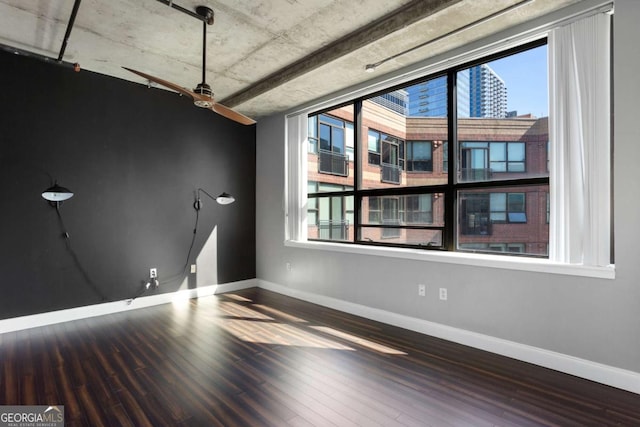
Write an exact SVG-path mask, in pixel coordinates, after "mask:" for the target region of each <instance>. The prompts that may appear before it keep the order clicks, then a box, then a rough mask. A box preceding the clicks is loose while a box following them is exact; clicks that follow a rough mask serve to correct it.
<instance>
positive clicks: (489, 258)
mask: <svg viewBox="0 0 640 427" xmlns="http://www.w3.org/2000/svg"><path fill="white" fill-rule="evenodd" d="M284 244H285V246H288V247H292V248H303V249H314V250H323V251H334V252H345V253H350V254H360V255H372V256H381V257H390V258H402V259H412V260H417V261H429V262H442V263H448V264H462V265H471V266H477V267H488V268H502V269H508V270H520V271H533V272H538V273H553V274H564V275H569V276H582V277H594V278H599V279H615V265H608V266H606V267H595V266H585V265H579V264H563V263H558V262H553V261H549V260H548V259H541V258H525V257H518V256H509V255H489V254H475V253H474V254H472V253H465V252H441V251H429V250H417V249H409V248H387V247H380V246H377V247H376V246H368V245H357V244H341V243H331V242H309V241H305V242H300V241H294V240H286V241H285V242H284Z"/></svg>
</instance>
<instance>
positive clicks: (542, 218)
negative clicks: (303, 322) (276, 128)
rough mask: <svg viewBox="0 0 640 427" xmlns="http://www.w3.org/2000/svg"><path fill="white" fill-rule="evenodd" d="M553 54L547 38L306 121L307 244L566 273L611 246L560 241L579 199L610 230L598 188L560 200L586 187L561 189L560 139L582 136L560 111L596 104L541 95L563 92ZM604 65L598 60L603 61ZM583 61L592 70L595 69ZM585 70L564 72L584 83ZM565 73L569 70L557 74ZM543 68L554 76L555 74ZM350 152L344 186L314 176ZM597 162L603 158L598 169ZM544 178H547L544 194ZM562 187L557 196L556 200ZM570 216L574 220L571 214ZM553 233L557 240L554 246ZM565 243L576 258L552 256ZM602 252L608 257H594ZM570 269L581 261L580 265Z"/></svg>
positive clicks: (603, 136)
mask: <svg viewBox="0 0 640 427" xmlns="http://www.w3.org/2000/svg"><path fill="white" fill-rule="evenodd" d="M605 19H606V18H605ZM581 37H583V38H584V37H589V34H583V35H582V36H581ZM550 40H554V39H553V38H551V39H550ZM556 43H559V42H556ZM605 45H606V44H605ZM553 49H554V45H550V46H549V52H548V51H547V44H546V40H545V39H541V40H538V41H535V42H530V43H528V44H527V45H523V46H520V47H517V48H510V50H507V51H503V52H497V53H494V54H491V55H489V56H487V57H485V58H482V59H475V58H474V59H473V61H472V62H468V63H465V64H460V65H455V66H453V67H452V68H449V69H446V70H440V71H438V72H437V73H436V74H433V75H430V76H425V77H424V78H421V79H419V80H416V81H413V82H410V83H409V84H403V85H401V86H396V87H391V88H389V89H388V91H386V92H383V91H380V92H375V93H372V94H371V95H364V96H361V97H359V98H356V99H354V100H353V101H352V102H349V103H344V104H342V105H341V106H339V107H333V108H327V109H324V110H322V111H318V112H314V113H311V114H308V126H309V153H310V157H309V163H308V168H306V170H308V181H309V182H314V183H316V184H314V186H309V187H308V193H307V204H306V205H304V206H305V207H306V209H307V211H308V215H307V218H308V227H309V229H308V233H306V236H307V238H308V239H309V240H327V241H340V242H341V243H357V244H360V245H376V246H395V247H411V248H422V249H435V250H440V251H463V252H483V253H496V254H518V255H526V256H534V257H552V259H553V260H554V261H555V260H562V261H563V262H571V263H573V262H574V261H564V260H567V259H571V260H572V259H574V258H573V256H574V255H575V254H577V256H578V257H579V256H580V252H579V251H580V250H581V248H582V247H585V246H584V245H591V246H589V248H591V249H588V250H589V251H593V248H598V247H606V248H608V247H609V246H608V243H609V242H607V241H606V240H605V239H604V238H600V237H598V238H599V239H600V240H598V242H603V243H606V245H600V246H598V245H596V244H595V243H593V242H587V241H586V240H585V241H584V242H583V241H581V240H580V239H579V237H580V236H584V234H582V235H576V237H572V236H569V235H568V234H567V233H570V232H572V230H573V228H574V227H573V226H572V227H569V228H568V227H566V224H565V222H564V221H565V220H564V218H563V217H562V215H561V214H558V213H560V212H564V211H563V209H564V207H565V205H566V203H573V201H571V202H565V199H566V198H567V197H569V196H571V197H570V198H573V195H587V196H588V199H589V200H587V202H588V203H589V204H590V205H589V206H590V209H593V207H595V208H598V210H597V215H599V216H597V217H598V218H603V220H604V224H605V225H604V226H598V227H596V226H594V227H592V228H593V229H594V230H596V229H597V230H598V231H601V230H604V231H606V230H607V225H606V224H609V217H608V216H607V215H606V212H607V206H608V201H607V198H606V197H607V196H606V195H608V194H609V193H608V192H607V191H606V190H607V186H606V185H598V186H597V187H593V186H592V187H591V188H594V192H593V193H591V192H585V191H578V192H576V191H568V190H567V189H570V188H573V185H574V184H580V185H582V184H584V183H585V182H584V181H579V182H578V181H575V180H574V181H571V182H566V179H567V178H565V176H566V175H567V174H564V173H563V172H562V170H571V169H572V168H573V166H572V165H573V164H572V163H571V162H570V160H571V157H567V156H566V154H563V153H561V154H560V155H559V156H557V157H554V155H555V153H557V152H559V151H558V150H565V152H567V151H566V150H567V149H566V148H563V147H560V148H559V147H558V146H557V145H563V144H567V140H566V138H569V137H571V138H573V136H571V135H569V134H570V133H571V132H573V131H574V130H576V134H578V135H579V136H578V138H583V135H585V134H587V133H588V132H589V131H590V130H589V129H578V130H577V129H574V127H575V126H573V127H571V126H572V125H571V123H574V122H566V121H564V122H563V120H565V118H566V117H568V116H570V114H567V111H569V112H571V111H573V109H576V110H579V111H581V114H585V113H591V112H592V111H595V110H593V109H592V108H590V107H589V105H591V104H593V103H594V102H596V101H595V98H593V97H591V96H587V97H584V96H582V97H580V96H578V97H576V98H575V99H576V100H577V101H575V100H571V101H569V100H568V99H567V98H565V95H564V93H563V94H562V95H560V96H555V97H552V98H550V97H549V93H551V94H552V95H553V94H554V93H558V92H559V91H561V90H564V89H566V85H564V84H563V83H562V82H558V81H556V79H555V78H554V76H555V75H559V74H558V73H559V72H560V71H563V70H560V68H561V65H562V66H563V67H564V66H565V65H564V64H558V63H556V62H558V60H557V58H559V56H558V53H555V54H554V53H553V52H552V51H553ZM555 49H557V48H555ZM556 52H559V50H556ZM554 55H555V56H554ZM606 55H608V53H607V54H603V55H601V56H599V57H600V58H607V57H608V56H606ZM548 56H550V57H552V58H555V59H554V62H553V63H550V64H548V63H547V57H548ZM585 58H587V59H588V58H590V56H589V55H586V56H585ZM591 63H593V65H594V66H595V65H597V64H598V63H599V61H594V60H591ZM591 63H589V64H587V63H584V64H582V66H581V67H582V68H578V69H574V70H573V71H571V72H573V73H574V74H575V73H581V72H582V69H584V68H588V67H590V66H591V65H592V64H591ZM605 63H606V61H605ZM571 65H572V64H571V63H568V64H566V67H567V68H570V67H571ZM604 69H605V71H606V70H607V68H606V67H604ZM549 70H556V71H554V72H555V73H556V74H554V73H549V72H548V71H549ZM557 70H559V71H557ZM568 75H569V74H568ZM596 75H597V76H604V77H606V76H608V75H607V74H606V73H600V74H598V73H590V74H589V75H588V77H591V76H596ZM549 76H551V78H552V80H549ZM606 78H608V77H606ZM605 80H606V79H605ZM565 82H566V79H565ZM598 84H601V82H598ZM604 87H605V88H606V87H609V85H607V84H605V85H604ZM576 90H578V89H576ZM605 94H606V96H603V97H602V98H599V99H602V100H603V102H602V103H599V104H598V105H604V106H606V105H607V103H608V102H609V101H608V94H607V93H605ZM400 95H401V96H400ZM572 96H573V95H572ZM389 99H392V100H393V106H390V104H389V103H388V102H387V101H388V100H389ZM453 101H455V102H453ZM581 102H582V103H583V104H580V103H581ZM589 103H591V104H589ZM587 104H588V105H587ZM549 106H551V107H552V111H562V112H563V114H561V116H562V117H560V118H555V116H554V117H551V120H552V122H553V123H554V124H555V127H552V129H553V130H554V133H553V134H550V127H549V119H550V118H549V111H548V109H549ZM603 111H604V110H603ZM602 116H603V117H602V118H601V120H600V118H596V120H595V121H596V122H598V123H599V122H600V121H601V122H602V123H603V126H602V129H603V130H606V129H608V127H607V126H608V120H609V117H610V116H609V115H608V114H603V115H602ZM589 123H594V121H593V120H591V121H589ZM296 126H298V127H296V128H295V129H300V128H302V126H301V124H297V125H296ZM325 126H326V127H325ZM341 129H343V130H344V131H341ZM598 129H600V127H598ZM312 130H313V132H315V134H314V135H311V131H312ZM578 131H579V132H578ZM341 132H342V133H341ZM343 135H344V136H343ZM347 135H349V136H347ZM597 136H598V138H597V141H598V142H601V141H604V142H602V143H598V144H595V145H594V147H596V148H598V147H600V148H601V147H609V140H608V135H607V133H606V132H604V131H603V132H601V133H600V132H598V133H597ZM584 138H585V139H588V138H591V136H585V137H584ZM343 139H344V141H345V142H344V143H343V142H341V141H342V140H343ZM349 139H351V142H350V143H348V142H347V141H348V140H349ZM594 140H595V139H594ZM558 141H560V142H559V144H558ZM587 142H589V141H587ZM580 143H581V144H583V145H582V147H583V148H579V149H577V150H574V151H568V153H569V155H570V156H571V155H582V153H583V149H584V150H591V149H592V148H591V147H590V146H586V145H584V144H586V143H585V142H584V141H581V142H580ZM589 143H590V142H589ZM348 144H350V145H348ZM314 147H317V149H315V151H314ZM348 147H352V153H351V154H350V155H347V159H348V160H347V161H348V167H347V171H348V173H347V175H346V176H344V175H341V174H336V173H335V171H334V172H333V173H326V172H324V170H323V168H320V169H318V166H317V164H316V162H317V160H316V159H314V158H312V157H311V155H317V154H316V153H317V152H320V150H326V151H328V152H331V153H337V154H345V153H346V151H347V148H348ZM600 148H598V150H599V151H597V152H598V153H599V154H598V155H597V156H591V155H589V161H594V163H593V164H594V165H596V167H597V168H598V170H599V171H604V174H605V175H602V173H601V172H599V175H598V176H605V177H606V174H607V173H609V174H610V170H609V169H608V168H609V165H610V163H609V161H608V154H607V152H606V150H600ZM594 152H595V151H594ZM572 153H573V154H572ZM345 155H346V154H345ZM558 158H561V159H562V162H563V163H562V164H559V163H558V160H557V159H558ZM599 158H602V159H603V160H602V162H600V163H601V165H600V163H598V159H599ZM568 160H569V161H568ZM581 162H582V163H581ZM581 164H582V165H585V164H586V163H585V161H584V159H582V160H580V159H577V160H576V161H575V165H577V167H580V165H581ZM563 168H564V169H563ZM303 170H304V168H303ZM558 171H560V172H558ZM550 173H553V174H554V180H553V181H552V182H553V185H554V188H553V189H550V179H549V175H550ZM585 173H586V174H588V173H589V171H588V170H586V171H583V172H581V174H582V175H581V176H584V174H585ZM589 182H591V181H588V182H587V183H586V184H589ZM594 182H595V181H594ZM598 182H599V181H598ZM607 182H608V181H607ZM559 183H562V185H563V186H564V187H563V188H560V190H558V185H559ZM567 184H570V185H567ZM332 185H333V186H332ZM550 190H553V191H550ZM290 194H292V193H290ZM601 194H602V195H603V196H604V197H602V196H601ZM559 195H561V197H559ZM594 195H596V197H594ZM294 199H295V197H294ZM595 201H599V202H602V203H600V204H598V203H595ZM289 206H292V205H289ZM300 206H302V205H300ZM576 206H577V205H576ZM580 206H582V205H580ZM571 212H572V213H580V210H576V209H575V208H572V209H571ZM594 212H596V210H594ZM322 221H332V222H331V224H333V223H339V224H340V226H341V227H342V226H343V225H345V224H348V229H347V228H344V227H343V229H342V230H343V231H334V232H329V231H326V232H320V231H319V230H320V229H321V228H322ZM594 224H596V225H597V224H600V223H594ZM314 227H315V229H314ZM554 227H555V228H554ZM287 229H288V230H291V231H292V233H293V235H295V234H296V233H297V231H296V230H295V229H292V228H291V227H288V228H287ZM550 230H551V232H553V233H554V234H553V239H554V240H553V241H552V239H550ZM558 230H560V231H561V233H558ZM562 233H564V234H562ZM606 235H607V234H606V233H602V236H606ZM574 238H575V241H576V243H577V244H579V245H581V246H580V247H579V248H578V249H577V250H574V247H573V246H572V247H571V248H570V250H571V251H572V252H571V254H570V255H569V256H566V255H558V252H557V251H558V250H561V249H562V248H564V247H563V246H562V245H563V243H562V242H566V241H568V240H567V239H574ZM558 242H560V243H558ZM594 242H595V241H594ZM583 243H584V245H583ZM572 245H573V241H572ZM359 250H360V249H359ZM562 250H564V249H562ZM600 252H602V254H604V255H605V256H600V255H601V253H600ZM390 253H392V252H390ZM393 253H395V252H393ZM598 256H599V257H600V258H599V261H597V263H595V264H589V262H590V261H585V263H586V264H587V265H599V266H601V265H606V261H607V258H606V252H605V251H602V250H600V251H599V252H598ZM456 259H457V258H456ZM576 259H578V261H577V262H578V263H579V262H580V258H576Z"/></svg>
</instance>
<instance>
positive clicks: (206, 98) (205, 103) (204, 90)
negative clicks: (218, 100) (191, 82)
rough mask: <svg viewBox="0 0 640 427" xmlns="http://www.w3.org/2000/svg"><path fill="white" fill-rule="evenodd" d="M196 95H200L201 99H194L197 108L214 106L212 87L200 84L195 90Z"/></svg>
mask: <svg viewBox="0 0 640 427" xmlns="http://www.w3.org/2000/svg"><path fill="white" fill-rule="evenodd" d="M193 92H194V93H196V94H198V95H200V96H201V97H194V99H193V103H194V105H196V106H197V107H201V108H211V106H212V105H213V104H214V102H213V91H212V90H211V86H209V85H208V84H206V83H204V82H203V83H198V86H196V88H195V89H194V90H193Z"/></svg>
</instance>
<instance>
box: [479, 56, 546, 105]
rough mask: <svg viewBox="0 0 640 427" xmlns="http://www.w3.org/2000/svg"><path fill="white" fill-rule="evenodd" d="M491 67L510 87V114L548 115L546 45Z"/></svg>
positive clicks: (508, 88)
mask: <svg viewBox="0 0 640 427" xmlns="http://www.w3.org/2000/svg"><path fill="white" fill-rule="evenodd" d="M488 65H489V66H490V67H491V68H492V69H493V71H495V72H496V74H497V75H499V76H500V78H501V79H502V80H504V82H505V85H506V86H507V111H513V110H517V111H518V114H527V113H531V114H533V115H534V116H536V117H546V116H548V110H549V106H548V101H547V100H548V92H549V91H548V88H547V73H548V70H547V46H546V45H544V46H540V47H537V48H535V49H531V50H528V51H526V52H522V53H519V54H516V55H512V56H510V57H507V58H502V59H499V60H497V61H493V62H489V63H488Z"/></svg>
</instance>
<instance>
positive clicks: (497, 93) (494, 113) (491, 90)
mask: <svg viewBox="0 0 640 427" xmlns="http://www.w3.org/2000/svg"><path fill="white" fill-rule="evenodd" d="M469 70H470V73H469V86H470V91H469V101H470V103H469V110H470V113H471V117H486V118H505V117H506V116H507V87H506V85H505V84H504V81H503V80H502V79H501V78H500V76H498V75H497V74H496V73H495V71H493V70H492V69H491V67H489V66H488V65H487V64H482V65H477V66H475V67H472V68H470V69H469Z"/></svg>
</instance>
